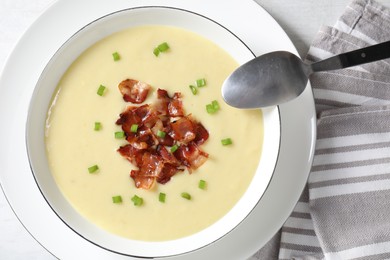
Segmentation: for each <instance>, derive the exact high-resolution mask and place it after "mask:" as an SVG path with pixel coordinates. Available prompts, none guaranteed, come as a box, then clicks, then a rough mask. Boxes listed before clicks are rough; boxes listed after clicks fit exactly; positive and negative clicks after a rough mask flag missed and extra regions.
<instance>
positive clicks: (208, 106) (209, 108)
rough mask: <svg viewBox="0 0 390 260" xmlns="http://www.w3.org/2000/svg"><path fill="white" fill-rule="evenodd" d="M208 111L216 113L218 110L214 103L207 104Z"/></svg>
mask: <svg viewBox="0 0 390 260" xmlns="http://www.w3.org/2000/svg"><path fill="white" fill-rule="evenodd" d="M206 111H207V113H209V114H214V113H215V112H217V110H215V108H214V106H213V105H212V104H207V105H206Z"/></svg>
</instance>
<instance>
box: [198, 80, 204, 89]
mask: <svg viewBox="0 0 390 260" xmlns="http://www.w3.org/2000/svg"><path fill="white" fill-rule="evenodd" d="M196 86H197V87H198V88H200V87H204V86H206V80H205V79H198V80H196Z"/></svg>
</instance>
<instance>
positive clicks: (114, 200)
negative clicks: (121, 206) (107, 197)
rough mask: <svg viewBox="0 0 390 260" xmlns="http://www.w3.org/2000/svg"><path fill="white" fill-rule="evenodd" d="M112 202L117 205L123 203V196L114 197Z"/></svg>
mask: <svg viewBox="0 0 390 260" xmlns="http://www.w3.org/2000/svg"><path fill="white" fill-rule="evenodd" d="M112 202H113V203H115V204H117V203H122V196H120V195H118V196H113V197H112Z"/></svg>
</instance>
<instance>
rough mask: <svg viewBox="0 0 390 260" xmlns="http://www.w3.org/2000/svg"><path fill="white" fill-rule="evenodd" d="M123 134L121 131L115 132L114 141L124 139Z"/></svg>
mask: <svg viewBox="0 0 390 260" xmlns="http://www.w3.org/2000/svg"><path fill="white" fill-rule="evenodd" d="M125 136H126V135H125V132H123V131H119V132H115V138H116V139H123V138H125Z"/></svg>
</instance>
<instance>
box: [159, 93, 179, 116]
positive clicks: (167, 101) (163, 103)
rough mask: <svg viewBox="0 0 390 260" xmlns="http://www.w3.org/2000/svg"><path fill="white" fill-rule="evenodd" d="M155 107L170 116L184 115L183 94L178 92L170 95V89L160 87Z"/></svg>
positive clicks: (162, 113)
mask: <svg viewBox="0 0 390 260" xmlns="http://www.w3.org/2000/svg"><path fill="white" fill-rule="evenodd" d="M155 108H156V110H157V111H158V112H159V113H160V114H161V115H168V116H170V117H180V116H184V109H183V103H182V101H181V94H180V93H178V92H176V93H174V94H173V96H172V97H170V96H169V94H168V91H166V90H165V89H158V90H157V101H156V103H155Z"/></svg>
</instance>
